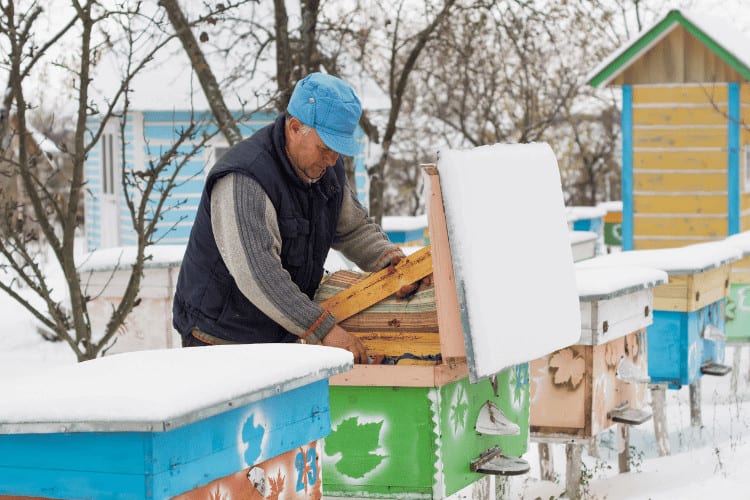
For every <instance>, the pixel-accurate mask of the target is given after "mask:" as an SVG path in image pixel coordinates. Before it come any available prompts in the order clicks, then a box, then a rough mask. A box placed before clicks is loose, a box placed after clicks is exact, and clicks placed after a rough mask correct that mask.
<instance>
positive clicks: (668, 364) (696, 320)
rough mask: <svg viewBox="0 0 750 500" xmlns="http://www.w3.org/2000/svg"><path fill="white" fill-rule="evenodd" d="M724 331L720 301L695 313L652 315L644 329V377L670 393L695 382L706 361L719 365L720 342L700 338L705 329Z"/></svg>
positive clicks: (722, 343) (722, 310)
mask: <svg viewBox="0 0 750 500" xmlns="http://www.w3.org/2000/svg"><path fill="white" fill-rule="evenodd" d="M709 324H710V325H713V326H715V327H717V328H719V329H720V330H721V331H722V332H723V331H724V299H722V300H719V301H717V302H714V303H713V304H709V305H707V306H705V307H702V308H701V309H699V310H697V311H692V312H684V311H660V310H655V311H654V322H653V324H652V325H651V326H649V327H648V329H647V332H648V374H649V376H650V377H651V381H652V382H653V383H659V382H666V383H668V384H669V387H670V388H672V389H679V388H680V387H681V386H683V385H689V384H691V383H693V382H695V381H696V380H697V379H698V378H699V377H700V376H701V371H700V369H701V365H702V364H703V363H705V362H706V361H709V360H710V361H713V362H715V363H719V364H721V363H723V361H724V342H715V341H712V340H707V339H704V338H703V337H702V333H703V330H704V328H705V327H706V325H709Z"/></svg>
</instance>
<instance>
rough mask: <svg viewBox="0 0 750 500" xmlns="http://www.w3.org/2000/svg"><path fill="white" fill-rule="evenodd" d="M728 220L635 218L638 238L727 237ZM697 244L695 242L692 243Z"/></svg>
mask: <svg viewBox="0 0 750 500" xmlns="http://www.w3.org/2000/svg"><path fill="white" fill-rule="evenodd" d="M727 230H728V229H727V220H726V219H725V218H724V219H722V218H697V217H676V216H673V217H639V216H638V214H636V215H635V217H634V218H633V234H635V235H636V236H675V237H680V236H707V237H712V238H720V237H725V236H726V234H727ZM692 243H695V241H692Z"/></svg>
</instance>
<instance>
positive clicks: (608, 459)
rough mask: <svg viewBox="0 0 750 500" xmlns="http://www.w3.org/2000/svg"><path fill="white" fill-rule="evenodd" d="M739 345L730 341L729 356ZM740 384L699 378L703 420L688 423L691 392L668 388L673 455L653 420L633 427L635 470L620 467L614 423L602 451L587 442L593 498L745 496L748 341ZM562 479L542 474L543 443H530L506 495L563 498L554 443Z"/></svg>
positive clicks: (529, 499) (749, 445) (749, 449)
mask: <svg viewBox="0 0 750 500" xmlns="http://www.w3.org/2000/svg"><path fill="white" fill-rule="evenodd" d="M737 349H741V348H740V347H732V346H730V347H728V348H727V357H728V358H729V359H731V358H732V357H733V356H734V353H735V350H737ZM742 349H743V351H742V352H741V354H742V367H743V369H742V373H741V374H739V382H738V390H737V392H736V393H735V392H732V391H731V389H730V377H729V376H727V377H708V376H704V377H702V378H701V384H702V406H701V414H702V417H703V425H701V426H698V427H694V426H691V424H690V401H689V391H688V390H687V388H684V389H682V390H679V391H674V390H670V391H667V431H668V435H669V443H670V451H671V454H670V455H669V456H665V457H659V456H658V453H657V448H656V442H655V439H654V423H653V421H651V420H649V421H647V422H645V423H643V424H641V425H638V426H631V427H630V446H631V472H628V473H618V465H617V453H618V452H617V437H616V433H615V430H614V428H612V429H610V430H608V431H605V432H603V433H601V434H600V435H599V438H600V440H599V454H600V456H599V458H596V457H594V456H591V455H590V454H588V448H587V447H586V446H584V448H583V466H584V470H585V471H586V472H585V475H588V478H587V479H586V484H585V485H584V487H583V489H584V490H585V493H586V495H585V496H584V498H588V499H602V500H603V499H605V498H606V499H607V500H646V499H650V500H675V499H680V500H704V499H709V498H710V499H714V498H716V499H718V498H721V499H743V498H748V497H749V496H750V494H748V491H750V475H748V474H747V464H748V463H750V385H748V384H749V383H750V379H748V375H750V372H748V364H750V361H748V356H747V355H748V351H747V348H742ZM553 454H554V457H555V471H556V472H557V474H558V475H559V476H560V479H559V480H558V481H556V482H553V481H542V480H540V479H539V477H540V474H539V460H538V456H539V455H538V448H537V446H536V443H533V442H532V443H531V445H530V446H529V451H528V452H527V453H526V454H525V455H524V458H525V459H526V460H527V461H529V463H530V464H531V471H530V472H529V473H528V474H527V475H525V476H519V477H516V478H512V479H511V480H510V488H509V490H510V491H509V494H508V495H507V496H506V498H509V499H519V500H535V499H538V498H545V499H546V498H559V497H560V496H561V495H562V493H563V491H564V489H565V479H564V477H565V447H564V446H563V445H562V444H555V445H553Z"/></svg>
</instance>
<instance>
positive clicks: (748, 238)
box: [724, 231, 750, 257]
mask: <svg viewBox="0 0 750 500" xmlns="http://www.w3.org/2000/svg"><path fill="white" fill-rule="evenodd" d="M724 241H725V242H727V244H729V245H732V246H734V247H737V248H738V249H739V250H740V251H741V252H742V256H743V257H747V256H748V255H750V231H744V232H742V233H737V234H733V235H732V236H729V237H728V238H727V239H725V240H724Z"/></svg>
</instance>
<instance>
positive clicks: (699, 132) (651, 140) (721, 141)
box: [633, 126, 727, 150]
mask: <svg viewBox="0 0 750 500" xmlns="http://www.w3.org/2000/svg"><path fill="white" fill-rule="evenodd" d="M633 147H634V148H636V150H637V148H726V147H727V129H726V127H715V128H688V127H686V128H639V127H638V126H634V127H633Z"/></svg>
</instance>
